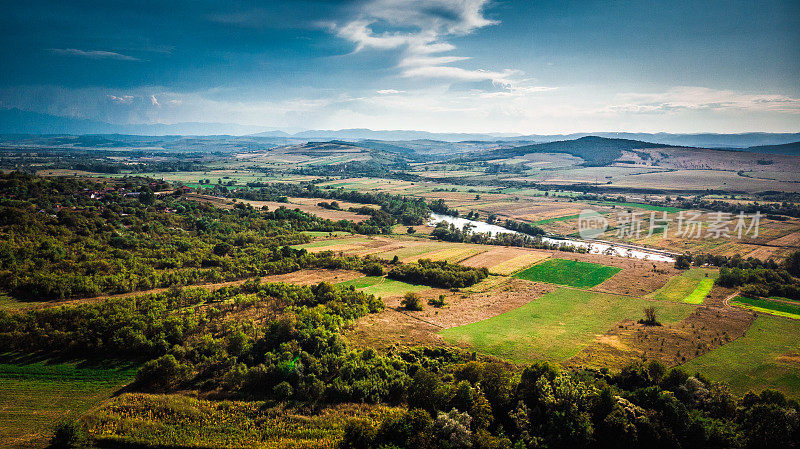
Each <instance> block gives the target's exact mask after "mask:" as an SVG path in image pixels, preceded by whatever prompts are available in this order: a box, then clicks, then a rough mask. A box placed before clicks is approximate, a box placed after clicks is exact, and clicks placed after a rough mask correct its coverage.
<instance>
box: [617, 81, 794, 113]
mask: <svg viewBox="0 0 800 449" xmlns="http://www.w3.org/2000/svg"><path fill="white" fill-rule="evenodd" d="M618 97H619V100H620V102H618V103H617V104H614V105H611V106H609V108H608V109H609V110H610V111H615V112H631V113H669V112H681V111H700V110H706V111H734V110H740V111H752V112H782V113H791V114H800V99H798V98H792V97H789V96H787V95H777V94H749V93H742V92H734V91H730V90H717V89H709V88H707V87H686V86H681V87H674V88H672V89H669V90H667V91H666V92H657V93H624V94H620V95H619V96H618Z"/></svg>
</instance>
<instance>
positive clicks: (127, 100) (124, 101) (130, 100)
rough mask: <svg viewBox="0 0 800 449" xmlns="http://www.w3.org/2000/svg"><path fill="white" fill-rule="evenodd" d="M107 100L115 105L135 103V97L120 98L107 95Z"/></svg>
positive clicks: (123, 96) (122, 96)
mask: <svg viewBox="0 0 800 449" xmlns="http://www.w3.org/2000/svg"><path fill="white" fill-rule="evenodd" d="M106 98H108V99H109V100H111V102H113V103H119V104H131V103H133V95H120V96H117V95H111V94H107V95H106Z"/></svg>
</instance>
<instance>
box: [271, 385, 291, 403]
mask: <svg viewBox="0 0 800 449" xmlns="http://www.w3.org/2000/svg"><path fill="white" fill-rule="evenodd" d="M272 392H273V393H274V394H275V399H277V400H279V401H285V400H287V399H289V398H291V397H292V394H293V393H294V391H293V390H292V386H291V385H289V382H286V381H283V382H281V383H279V384H278V385H275V387H274V388H273V389H272Z"/></svg>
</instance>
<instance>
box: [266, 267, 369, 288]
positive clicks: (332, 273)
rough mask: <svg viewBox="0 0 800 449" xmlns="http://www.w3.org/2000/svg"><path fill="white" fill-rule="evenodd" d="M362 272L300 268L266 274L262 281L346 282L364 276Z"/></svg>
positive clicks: (308, 283) (299, 283)
mask: <svg viewBox="0 0 800 449" xmlns="http://www.w3.org/2000/svg"><path fill="white" fill-rule="evenodd" d="M363 276H364V275H363V274H362V273H359V272H358V271H351V270H319V269H314V270H310V269H309V270H300V271H293V272H291V273H285V274H274V275H271V276H264V277H263V278H261V282H285V283H287V284H297V285H313V284H318V283H320V282H331V283H334V284H335V283H338V282H345V281H349V280H351V279H356V278H360V277H363Z"/></svg>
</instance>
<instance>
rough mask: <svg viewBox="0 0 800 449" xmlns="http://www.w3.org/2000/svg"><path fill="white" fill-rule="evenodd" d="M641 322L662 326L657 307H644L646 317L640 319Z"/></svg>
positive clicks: (646, 324)
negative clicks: (657, 316)
mask: <svg viewBox="0 0 800 449" xmlns="http://www.w3.org/2000/svg"><path fill="white" fill-rule="evenodd" d="M639 323H640V324H644V325H645V326H661V323H659V322H658V319H657V318H656V308H655V307H654V306H647V307H645V308H644V319H643V320H639Z"/></svg>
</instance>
